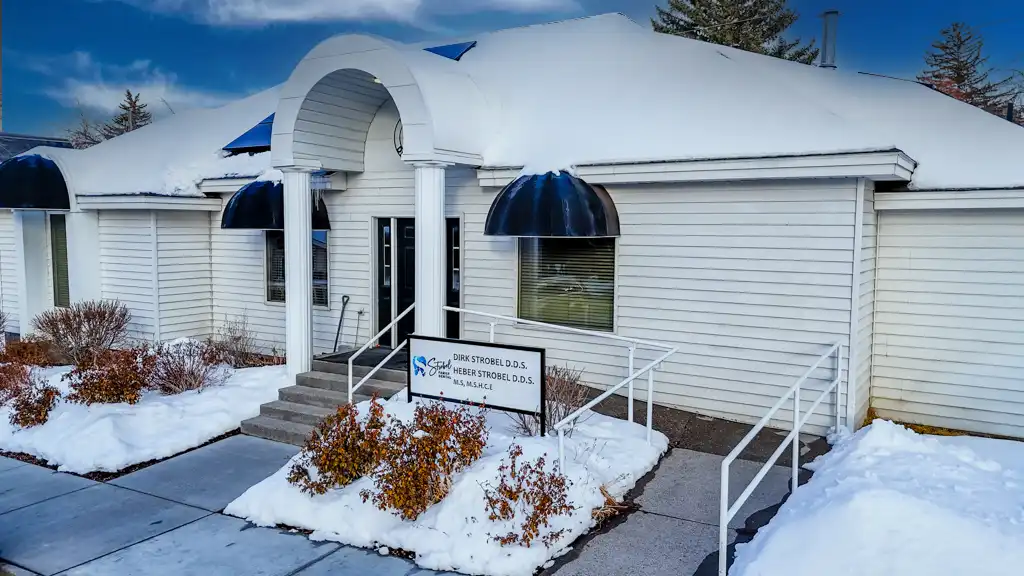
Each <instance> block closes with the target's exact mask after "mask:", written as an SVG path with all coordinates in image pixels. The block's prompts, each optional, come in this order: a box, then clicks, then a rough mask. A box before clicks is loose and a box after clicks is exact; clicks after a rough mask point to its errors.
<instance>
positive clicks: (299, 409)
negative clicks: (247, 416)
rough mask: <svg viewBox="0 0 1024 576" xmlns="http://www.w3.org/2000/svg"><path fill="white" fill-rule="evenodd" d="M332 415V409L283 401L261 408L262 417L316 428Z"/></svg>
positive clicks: (276, 401)
mask: <svg viewBox="0 0 1024 576" xmlns="http://www.w3.org/2000/svg"><path fill="white" fill-rule="evenodd" d="M330 414H334V410H331V409H330V408H323V407H321V406H310V405H309V404H296V403H294V402H285V401H283V400H275V401H273V402H270V403H268V404H264V405H263V406H260V416H266V417H267V418H273V419H274V420H284V421H285V422H295V423H297V424H305V425H306V426H316V425H317V424H319V423H320V421H321V420H323V419H324V418H325V417H326V416H328V415H330Z"/></svg>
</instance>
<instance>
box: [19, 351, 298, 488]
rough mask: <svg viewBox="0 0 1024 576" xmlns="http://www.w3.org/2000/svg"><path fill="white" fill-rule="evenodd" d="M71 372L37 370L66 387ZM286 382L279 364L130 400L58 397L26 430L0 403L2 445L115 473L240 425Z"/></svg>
mask: <svg viewBox="0 0 1024 576" xmlns="http://www.w3.org/2000/svg"><path fill="white" fill-rule="evenodd" d="M70 371H71V367H70V366H63V367H57V368H46V369H39V373H40V375H41V376H42V377H44V378H46V380H47V381H48V383H49V384H50V385H51V386H53V387H55V388H57V389H58V390H60V391H61V393H64V394H67V392H68V391H69V386H68V382H66V381H63V379H62V377H63V376H64V375H65V374H67V373H68V372H70ZM288 385H290V381H289V379H288V375H287V370H286V368H285V367H284V366H273V367H266V368H249V369H244V370H234V371H232V372H231V374H230V376H229V377H228V378H227V380H226V381H225V382H224V384H222V385H220V386H216V387H213V388H207V389H205V390H203V391H202V392H201V393H200V392H199V391H191V392H184V393H182V394H175V395H173V396H165V395H162V394H160V393H159V392H157V391H145V392H142V393H141V396H140V398H139V400H138V402H137V403H135V404H128V403H127V402H123V403H118V404H103V403H99V404H92V405H91V406H87V405H84V404H78V403H74V402H68V401H66V400H60V401H58V402H57V404H56V406H54V408H53V410H52V412H51V413H50V418H49V420H48V421H47V422H46V423H45V424H42V425H40V426H35V427H33V428H27V429H19V428H18V427H17V426H14V425H10V424H7V421H8V419H9V418H10V410H11V408H10V407H4V408H0V450H9V451H12V452H25V453H27V454H31V455H33V456H36V457H39V458H42V459H44V460H46V461H47V462H48V463H50V464H52V465H57V466H58V467H59V468H60V469H61V470H63V471H67V472H74V473H78V474H84V473H87V472H92V471H97V470H99V471H104V472H115V471H118V470H121V469H124V468H126V467H128V466H131V465H133V464H138V463H140V462H146V461H149V460H155V459H159V458H166V457H168V456H173V455H175V454H177V453H179V452H183V451H185V450H188V449H189V448H194V447H196V446H199V445H200V444H203V443H204V442H206V441H208V440H210V439H211V438H214V437H216V436H219V435H221V434H224V433H225V432H228V431H230V430H234V429H236V428H238V426H239V424H240V423H241V422H242V420H245V419H247V418H252V417H255V416H257V415H258V414H259V411H260V405H261V404H264V403H266V402H271V401H273V400H276V399H277V393H278V389H280V388H283V387H285V386H288Z"/></svg>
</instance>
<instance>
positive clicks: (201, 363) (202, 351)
mask: <svg viewBox="0 0 1024 576" xmlns="http://www.w3.org/2000/svg"><path fill="white" fill-rule="evenodd" d="M226 378H227V372H226V371H225V369H224V367H223V365H222V363H221V362H220V360H219V359H218V358H217V355H216V354H215V353H213V352H212V351H211V346H210V345H209V344H206V343H203V342H197V341H195V340H182V341H179V342H169V343H165V344H161V345H160V346H158V347H157V351H156V363H155V364H154V366H153V374H152V376H151V377H150V381H149V383H150V387H151V388H153V389H155V390H158V391H159V392H160V393H161V394H165V395H172V394H181V393H182V392H188V391H189V390H202V389H204V388H207V387H209V386H216V385H218V384H223V383H224V380H225V379H226Z"/></svg>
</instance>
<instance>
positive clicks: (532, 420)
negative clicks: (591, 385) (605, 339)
mask: <svg viewBox="0 0 1024 576" xmlns="http://www.w3.org/2000/svg"><path fill="white" fill-rule="evenodd" d="M582 375H583V371H582V370H573V369H572V368H568V367H565V366H548V367H547V370H546V371H545V373H544V398H545V401H544V408H545V418H544V426H545V428H546V429H547V430H549V431H553V430H554V429H555V424H558V423H559V422H561V421H562V420H563V419H564V418H565V417H566V416H568V415H570V414H572V413H573V412H575V411H577V410H579V409H580V408H582V407H583V405H584V404H586V403H587V397H588V392H589V390H588V388H587V387H586V386H584V385H583V384H580V377H581V376H582ZM509 417H510V418H512V429H513V430H514V431H515V433H516V434H519V435H522V436H537V435H538V434H540V416H538V415H536V414H518V413H517V414H509ZM572 429H573V427H572V426H570V427H569V428H567V429H566V435H568V436H572Z"/></svg>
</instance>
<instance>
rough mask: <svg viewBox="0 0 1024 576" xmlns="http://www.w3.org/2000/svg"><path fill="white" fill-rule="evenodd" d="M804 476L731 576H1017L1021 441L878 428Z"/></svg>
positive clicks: (1022, 542)
mask: <svg viewBox="0 0 1024 576" xmlns="http://www.w3.org/2000/svg"><path fill="white" fill-rule="evenodd" d="M808 468H811V469H813V470H814V472H815V473H814V477H813V478H812V479H811V481H810V482H809V483H807V484H806V485H804V486H802V487H800V488H799V489H798V490H797V491H796V492H795V493H794V494H793V495H792V496H791V497H790V498H789V500H787V502H786V503H785V505H784V506H783V507H782V508H781V509H780V510H779V513H778V514H777V515H776V517H775V518H774V519H773V520H772V521H771V523H769V524H768V526H766V527H765V528H763V529H762V530H761V531H760V532H758V534H757V535H756V536H755V537H754V539H753V540H752V541H751V542H750V543H748V544H745V545H739V546H737V550H736V563H735V565H734V566H733V568H732V569H731V570H730V572H729V574H730V575H731V576H821V575H822V574H829V575H836V576H839V575H844V574H849V575H851V576H853V575H856V576H891V575H893V574H899V575H900V576H967V575H971V576H973V575H982V574H984V575H986V576H994V575H1002V574H1005V575H1007V576H1009V575H1011V574H1012V575H1016V574H1020V570H1021V568H1020V567H1021V566H1024V443H1020V442H1014V441H1009V440H993V439H985V438H970V437H937V436H925V435H919V434H916V433H914V432H912V431H910V430H907V429H906V428H904V427H902V426H899V425H897V424H893V423H891V422H888V421H885V420H875V421H874V423H872V424H871V425H870V426H868V427H866V428H863V429H862V430H860V431H859V432H857V433H856V434H855V435H853V436H852V437H851V438H848V439H846V440H845V441H843V442H842V443H840V444H839V445H838V446H836V447H834V448H833V449H832V451H831V452H830V453H828V454H826V455H824V456H822V457H821V458H819V459H818V460H816V461H814V462H813V463H811V464H809V465H808Z"/></svg>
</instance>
